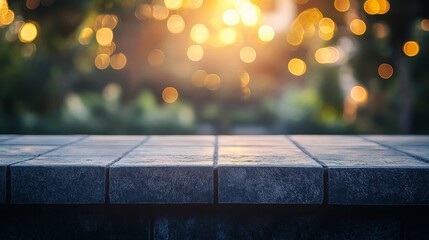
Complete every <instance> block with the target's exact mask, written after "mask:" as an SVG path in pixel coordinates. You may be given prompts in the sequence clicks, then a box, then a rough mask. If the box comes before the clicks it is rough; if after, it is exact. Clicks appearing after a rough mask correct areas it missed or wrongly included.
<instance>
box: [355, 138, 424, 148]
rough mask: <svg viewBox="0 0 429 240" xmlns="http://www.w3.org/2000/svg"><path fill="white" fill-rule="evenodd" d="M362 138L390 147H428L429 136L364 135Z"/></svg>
mask: <svg viewBox="0 0 429 240" xmlns="http://www.w3.org/2000/svg"><path fill="white" fill-rule="evenodd" d="M363 137H365V138H368V139H370V140H372V141H376V142H379V143H382V144H386V145H391V146H397V145H398V146H429V135H364V136H363Z"/></svg>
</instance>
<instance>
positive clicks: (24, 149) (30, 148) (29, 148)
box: [0, 145, 57, 156]
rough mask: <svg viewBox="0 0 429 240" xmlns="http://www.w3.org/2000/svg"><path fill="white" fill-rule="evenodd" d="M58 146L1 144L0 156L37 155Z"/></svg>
mask: <svg viewBox="0 0 429 240" xmlns="http://www.w3.org/2000/svg"><path fill="white" fill-rule="evenodd" d="M56 147H57V146H46V145H0V156H37V155H40V154H43V153H45V152H48V151H51V150H52V149H55V148H56Z"/></svg>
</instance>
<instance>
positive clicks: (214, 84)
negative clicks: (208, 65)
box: [204, 73, 221, 91]
mask: <svg viewBox="0 0 429 240" xmlns="http://www.w3.org/2000/svg"><path fill="white" fill-rule="evenodd" d="M220 83H221V80H220V77H219V75H217V74H214V73H212V74H209V75H207V76H206V78H205V80H204V84H205V85H206V87H207V89H209V90H211V91H215V90H217V89H219V87H220Z"/></svg>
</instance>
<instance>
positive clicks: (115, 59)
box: [110, 53, 127, 70]
mask: <svg viewBox="0 0 429 240" xmlns="http://www.w3.org/2000/svg"><path fill="white" fill-rule="evenodd" d="M125 65H127V57H126V56H125V54H123V53H118V54H115V55H112V57H110V66H111V67H112V68H113V69H115V70H120V69H122V68H124V67H125Z"/></svg>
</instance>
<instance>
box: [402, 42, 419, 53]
mask: <svg viewBox="0 0 429 240" xmlns="http://www.w3.org/2000/svg"><path fill="white" fill-rule="evenodd" d="M402 50H403V51H404V53H405V55H407V56H408V57H414V56H416V55H417V54H419V51H420V46H419V44H418V43H417V42H416V41H408V42H406V43H405V44H404V47H403V48H402Z"/></svg>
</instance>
